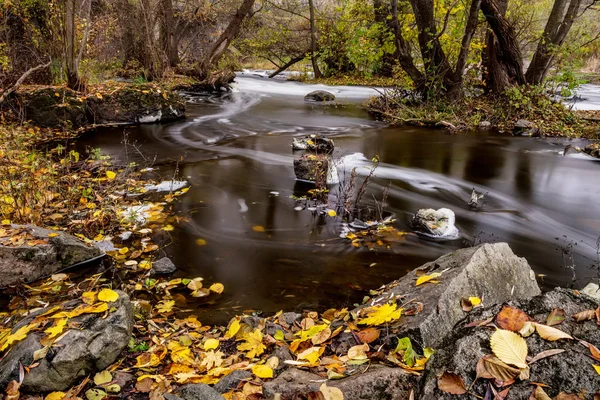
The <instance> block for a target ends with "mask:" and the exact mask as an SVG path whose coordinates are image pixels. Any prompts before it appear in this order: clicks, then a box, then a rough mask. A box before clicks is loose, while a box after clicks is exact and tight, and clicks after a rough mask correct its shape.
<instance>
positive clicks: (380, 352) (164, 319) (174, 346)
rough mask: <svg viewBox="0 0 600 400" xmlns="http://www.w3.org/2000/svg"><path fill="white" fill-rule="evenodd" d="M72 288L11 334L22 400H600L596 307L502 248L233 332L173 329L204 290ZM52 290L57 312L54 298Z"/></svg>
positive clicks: (157, 285) (232, 326)
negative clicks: (538, 276)
mask: <svg viewBox="0 0 600 400" xmlns="http://www.w3.org/2000/svg"><path fill="white" fill-rule="evenodd" d="M103 282H104V283H103ZM74 284H75V282H70V281H69V278H68V277H61V278H55V280H54V281H52V280H49V281H45V282H42V283H41V286H40V284H37V285H32V286H31V288H32V289H33V290H34V292H30V293H28V295H31V296H32V298H31V299H29V300H28V302H29V301H35V302H37V304H46V305H45V306H43V307H41V308H40V307H38V309H37V310H35V311H34V310H31V311H26V310H25V309H23V308H22V307H23V306H19V307H15V305H16V304H18V299H13V301H12V302H11V304H12V306H11V307H10V310H9V314H10V316H9V317H8V318H7V319H5V321H9V324H8V325H7V328H6V329H5V330H3V331H2V334H0V349H1V350H0V351H2V359H1V361H0V371H2V374H1V375H0V386H1V387H5V388H8V389H9V390H13V391H14V390H17V391H18V390H21V391H22V392H23V393H22V397H21V398H23V399H27V398H39V397H35V396H39V393H40V392H50V391H55V393H56V394H54V396H57V397H52V399H55V398H74V396H77V395H78V396H79V397H84V396H85V397H87V398H88V399H90V400H92V399H97V398H105V397H110V398H127V399H130V398H136V399H137V398H139V399H142V398H152V399H161V398H164V399H167V400H177V399H184V400H191V399H222V398H224V397H225V398H228V399H245V398H251V399H261V398H266V399H276V398H278V399H292V398H294V399H297V398H325V399H341V398H343V399H367V398H368V399H404V398H406V399H409V398H415V399H439V398H472V397H474V396H475V397H480V398H515V399H527V398H529V396H530V395H531V396H534V398H552V397H554V396H557V397H556V398H562V399H565V398H589V399H592V398H593V399H596V398H598V396H600V393H597V392H596V390H597V389H598V387H597V382H598V371H597V369H596V367H595V365H597V364H600V354H599V353H598V349H597V347H595V346H598V345H599V344H600V329H599V325H598V324H599V321H600V308H599V303H598V301H597V300H596V299H593V298H591V297H588V296H587V295H585V294H583V293H580V292H577V291H573V290H567V289H556V290H554V291H552V292H549V293H545V294H541V293H540V289H539V287H538V285H537V283H536V281H535V275H534V273H533V271H532V270H531V268H530V267H529V265H528V264H527V261H526V260H525V259H522V258H519V257H517V256H515V255H514V254H513V253H512V251H511V250H510V248H509V247H508V245H506V244H504V243H497V244H483V245H480V246H477V247H474V248H467V249H462V250H458V251H456V252H453V253H450V254H447V255H445V256H443V257H440V258H439V259H437V260H435V261H432V262H430V263H427V264H425V265H423V266H422V267H420V268H418V269H416V270H414V271H413V272H411V273H409V274H408V275H406V276H405V277H403V278H401V279H399V280H398V281H395V282H392V283H390V284H389V285H386V286H385V287H382V288H380V289H378V290H374V291H371V293H372V294H371V297H370V298H368V299H365V302H364V304H363V305H361V306H360V307H358V308H355V309H353V310H348V309H341V310H338V309H331V310H328V311H326V312H324V313H321V314H319V313H316V312H314V311H309V310H307V311H305V312H304V313H302V314H296V313H278V314H277V315H275V316H272V317H268V318H259V317H256V316H249V315H245V316H244V315H242V316H239V317H236V318H233V319H232V320H231V321H230V323H229V324H228V326H222V327H210V326H204V325H202V324H201V322H200V321H198V320H197V319H196V318H195V317H194V316H187V317H186V316H179V314H176V313H175V310H177V309H178V308H179V307H185V306H184V303H182V301H183V300H184V299H185V296H186V295H185V290H192V291H194V292H197V291H199V290H202V285H201V281H200V280H187V281H183V280H181V279H175V280H172V279H171V280H169V279H167V278H157V279H156V280H153V282H149V281H141V280H137V281H132V282H130V283H128V284H125V285H121V286H120V289H122V290H123V291H119V290H112V289H110V288H109V287H110V286H113V287H114V283H112V282H111V281H110V280H108V281H107V280H103V279H100V278H99V277H98V276H95V277H92V278H87V279H85V280H84V281H82V282H81V283H78V284H77V285H74ZM52 285H54V286H57V285H58V286H59V288H58V289H55V290H54V292H55V294H56V293H62V294H61V295H60V296H59V297H60V298H61V301H60V302H58V303H57V302H56V300H53V301H50V297H47V296H49V294H48V293H46V290H47V289H43V288H49V287H52ZM149 285H150V286H149ZM185 286H187V289H186V288H185ZM115 289H116V288H115ZM65 290H66V292H65ZM222 290H223V289H222V287H221V288H219V287H217V286H215V285H213V286H211V287H210V290H208V289H207V291H210V292H212V291H215V292H220V291H222ZM32 293H35V295H34V294H32ZM148 294H151V297H150V298H149V297H148ZM67 299H70V300H67ZM152 299H155V300H152ZM40 301H41V302H42V303H40ZM44 301H45V303H44ZM20 307H21V308H20ZM23 315H26V316H25V317H24V318H23V317H22V316H23ZM19 316H21V317H19ZM5 318H6V317H5ZM107 321H108V322H107ZM121 325H122V329H121V328H119V327H120V326H121ZM108 326H111V329H117V330H118V332H119V335H121V334H122V336H123V338H122V340H121V339H119V341H118V343H119V344H117V343H116V342H114V343H111V344H110V345H106V343H107V342H105V341H104V342H103V340H105V339H102V338H103V337H105V336H103V335H105V333H106V332H108V333H106V334H108V336H110V337H113V336H114V335H113V334H112V333H110V332H109V331H107V330H106V329H108ZM131 326H134V328H133V330H131ZM103 327H104V328H103ZM115 334H116V333H115ZM115 337H116V336H115ZM119 337H121V336H119ZM499 337H500V339H498V338H499ZM498 340H500V343H501V346H499V345H498ZM69 343H71V344H73V345H69V346H66V344H69ZM74 343H79V344H78V345H74ZM98 343H105V344H103V345H98V346H97V345H96V344H98ZM124 343H128V349H127V350H124V351H123V348H124V347H125V346H124ZM507 349H508V350H507ZM507 351H508V353H507ZM90 352H91V353H92V354H93V357H90V355H89V354H90ZM94 360H100V361H94ZM67 361H68V362H67ZM20 365H23V366H24V367H27V369H26V373H25V375H24V379H21V378H20V377H19V376H20V374H21V373H20V372H19V370H20ZM73 365H76V366H78V367H77V368H73V367H72V366H73ZM598 368H600V367H598ZM52 374H58V375H57V376H60V379H54V378H52V376H53V375H52ZM85 376H88V377H89V378H90V379H89V380H88V379H87V378H86V379H83V378H84V377H85ZM92 378H93V379H92ZM82 379H83V381H82ZM20 380H22V382H21V383H20V384H19V381H20ZM12 381H14V382H13V383H11V382H12ZM50 383H51V385H50V386H49V384H50ZM542 391H543V392H544V393H545V396H551V397H543V395H542V394H541V393H542ZM28 393H30V394H28ZM494 393H501V394H498V396H505V395H506V393H510V396H509V397H494V396H496V395H494ZM532 393H533V394H532ZM96 395H98V396H99V397H94V396H96ZM32 396H33V397H32ZM68 396H71V397H68ZM561 396H562V397H561ZM565 396H571V397H565ZM572 396H580V397H572ZM581 396H583V397H581Z"/></svg>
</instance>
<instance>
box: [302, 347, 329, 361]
mask: <svg viewBox="0 0 600 400" xmlns="http://www.w3.org/2000/svg"><path fill="white" fill-rule="evenodd" d="M323 351H325V348H324V347H310V348H308V349H306V350H304V351H303V352H301V353H300V354H298V360H306V361H308V362H309V363H311V364H314V363H316V362H317V360H318V359H319V357H321V354H323Z"/></svg>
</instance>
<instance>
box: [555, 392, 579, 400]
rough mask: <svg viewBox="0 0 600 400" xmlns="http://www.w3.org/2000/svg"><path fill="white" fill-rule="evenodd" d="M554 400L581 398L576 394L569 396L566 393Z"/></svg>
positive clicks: (560, 394)
mask: <svg viewBox="0 0 600 400" xmlns="http://www.w3.org/2000/svg"><path fill="white" fill-rule="evenodd" d="M554 400H580V397H579V396H577V395H575V394H568V393H565V392H560V393H559V394H558V395H557V396H556V397H555V398H554Z"/></svg>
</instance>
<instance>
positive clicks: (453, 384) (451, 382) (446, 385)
mask: <svg viewBox="0 0 600 400" xmlns="http://www.w3.org/2000/svg"><path fill="white" fill-rule="evenodd" d="M437 386H438V389H440V390H441V391H442V392H445V393H449V394H465V393H467V388H466V386H465V382H464V381H463V379H462V378H461V377H460V375H457V374H454V373H452V372H444V373H443V374H442V376H440V377H438V379H437Z"/></svg>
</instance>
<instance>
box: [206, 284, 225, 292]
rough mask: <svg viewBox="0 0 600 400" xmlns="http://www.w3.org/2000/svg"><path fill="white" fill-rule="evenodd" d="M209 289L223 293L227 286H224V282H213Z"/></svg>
mask: <svg viewBox="0 0 600 400" xmlns="http://www.w3.org/2000/svg"><path fill="white" fill-rule="evenodd" d="M209 290H210V291H211V292H215V293H217V294H221V293H223V290H225V286H223V284H222V283H213V284H212V285H210V288H209Z"/></svg>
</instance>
